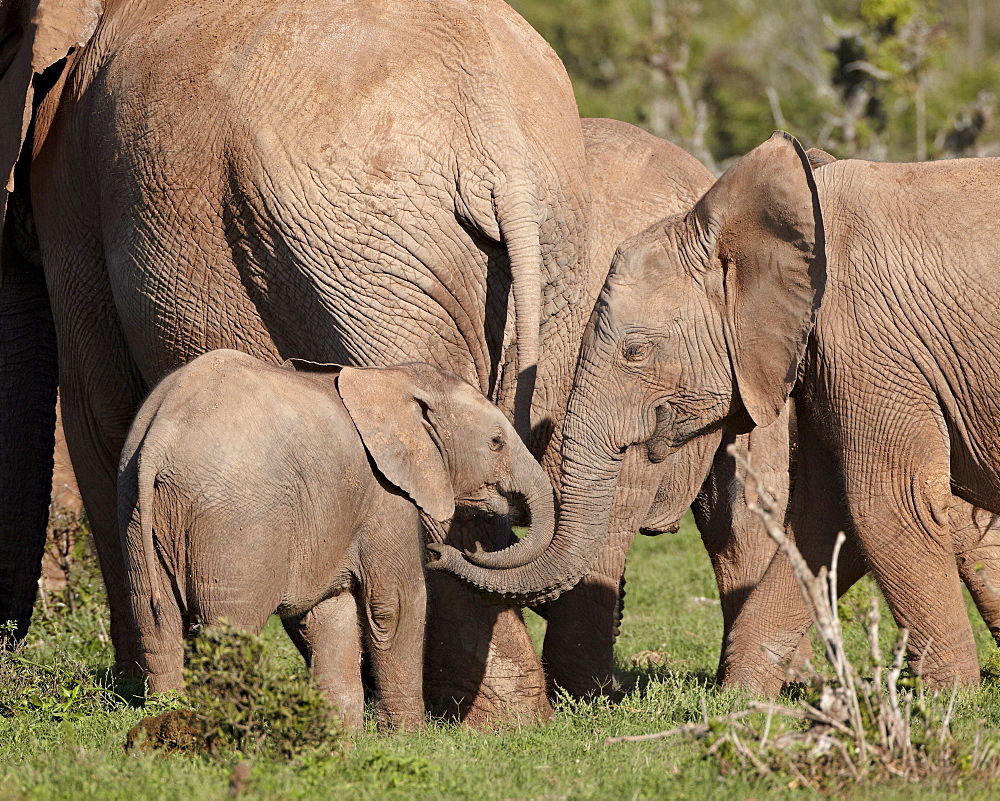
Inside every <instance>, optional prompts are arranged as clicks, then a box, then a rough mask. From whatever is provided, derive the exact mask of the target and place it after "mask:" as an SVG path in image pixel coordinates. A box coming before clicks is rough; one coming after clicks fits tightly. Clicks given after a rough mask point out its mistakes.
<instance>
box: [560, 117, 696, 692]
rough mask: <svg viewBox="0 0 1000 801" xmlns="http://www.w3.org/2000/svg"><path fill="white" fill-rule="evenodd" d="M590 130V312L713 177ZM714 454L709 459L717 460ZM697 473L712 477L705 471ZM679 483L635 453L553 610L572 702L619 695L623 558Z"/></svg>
mask: <svg viewBox="0 0 1000 801" xmlns="http://www.w3.org/2000/svg"><path fill="white" fill-rule="evenodd" d="M582 124H583V136H584V143H585V146H586V153H587V168H588V171H589V174H590V182H591V201H592V205H591V219H592V224H591V229H590V230H591V236H590V253H591V258H590V264H591V268H590V280H589V282H588V292H587V297H586V300H585V301H584V305H585V306H586V307H587V308H588V310H589V309H590V308H592V307H593V305H594V301H595V300H596V299H597V296H598V294H599V293H600V291H601V287H602V286H603V285H604V281H605V279H606V278H607V272H608V267H609V266H610V264H611V260H612V257H613V255H614V252H615V248H616V247H617V246H618V244H619V243H620V242H622V241H623V240H625V239H626V238H628V237H630V236H632V235H634V234H637V233H639V232H640V231H643V230H644V229H645V228H647V227H648V226H649V225H651V224H652V223H654V222H656V221H657V220H659V219H661V218H663V217H664V216H665V215H667V214H672V213H676V212H679V211H681V210H683V209H685V208H688V207H689V206H690V205H691V204H693V203H694V202H695V201H696V200H697V199H698V198H699V197H700V196H701V195H702V194H704V192H705V191H706V190H707V189H708V188H709V187H710V186H711V185H712V183H713V180H714V179H713V176H712V174H711V173H710V172H709V171H708V170H707V169H705V167H704V166H702V164H701V163H700V162H698V160H697V159H695V158H694V157H693V156H691V155H689V154H688V153H686V152H684V151H683V150H682V149H681V148H679V147H677V146H676V145H674V144H672V143H670V142H667V141H665V140H663V139H659V138H657V137H655V136H652V135H651V134H649V133H646V132H645V131H643V130H641V129H639V128H636V127H635V126H632V125H629V124H627V123H624V122H619V121H617V120H604V119H584V120H582ZM576 355H577V354H576V351H575V350H574V351H573V352H572V353H571V354H570V356H571V357H572V358H573V360H574V365H575V358H576ZM691 455H693V454H692V453H691V452H688V453H687V454H685V457H687V456H691ZM707 456H708V458H711V454H710V452H709V453H708V454H707ZM695 469H701V470H702V472H704V467H703V466H701V465H699V466H698V467H696V468H695ZM664 476H667V478H666V479H665V478H664ZM672 480H673V474H672V473H670V474H668V473H667V465H662V464H661V465H653V464H651V463H650V462H649V460H648V459H646V457H645V453H643V452H642V450H641V449H638V448H635V449H632V450H631V451H630V452H629V454H628V455H627V457H626V461H625V466H624V468H623V470H622V474H621V477H620V479H619V482H618V486H617V488H616V492H615V497H614V504H613V506H612V509H611V514H610V517H609V522H608V533H607V536H606V537H605V538H604V541H603V544H602V545H601V548H600V552H599V554H598V555H597V558H596V561H595V563H594V565H593V567H592V568H591V570H590V572H589V573H588V574H587V575H586V576H585V577H584V578H583V579H582V580H581V581H580V582H579V584H577V585H576V587H574V588H573V589H572V590H570V591H569V592H567V593H565V594H564V595H562V596H561V597H560V598H558V599H556V600H554V601H552V602H550V603H548V604H547V605H546V608H545V610H544V612H545V616H546V618H547V620H548V624H547V626H546V630H545V644H544V646H543V661H544V663H545V670H546V673H547V674H548V679H549V681H550V682H551V683H552V684H553V685H555V686H558V687H561V688H563V689H565V690H568V691H569V692H570V693H571V694H573V695H574V696H577V697H586V696H592V695H597V694H601V693H607V692H612V691H613V689H614V648H613V646H614V641H615V637H616V636H617V633H618V626H619V623H620V621H621V611H622V588H623V586H624V584H623V582H624V578H623V573H624V569H625V556H626V554H627V553H628V550H629V548H630V547H631V545H632V540H633V538H634V537H635V532H636V530H638V529H639V528H646V529H647V530H648V529H650V528H655V527H656V526H657V525H658V522H657V519H656V517H657V515H658V512H657V510H656V509H653V510H652V511H651V512H650V514H652V515H653V518H652V519H646V517H645V516H644V513H645V511H646V510H647V509H650V507H651V506H653V505H654V504H653V502H654V499H655V497H656V495H657V490H658V489H659V492H660V494H662V495H663V496H665V497H670V498H672V496H673V494H674V492H673V488H672V487H671V486H669V484H670V483H671V481H672ZM661 482H663V486H662V487H660V484H661ZM675 519H676V518H672V519H671V520H669V521H667V523H668V524H671V523H673V522H674V521H675Z"/></svg>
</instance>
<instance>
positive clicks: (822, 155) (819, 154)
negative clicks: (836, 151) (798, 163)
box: [806, 147, 837, 170]
mask: <svg viewBox="0 0 1000 801" xmlns="http://www.w3.org/2000/svg"><path fill="white" fill-rule="evenodd" d="M806 158H808V159H809V166H810V167H812V168H813V169H814V170H815V169H818V168H819V167H822V166H823V165H824V164H833V162H835V161H836V160H837V157H836V156H832V155H830V154H829V153H827V152H826V151H825V150H820V149H819V148H818V147H811V148H809V149H808V150H807V151H806Z"/></svg>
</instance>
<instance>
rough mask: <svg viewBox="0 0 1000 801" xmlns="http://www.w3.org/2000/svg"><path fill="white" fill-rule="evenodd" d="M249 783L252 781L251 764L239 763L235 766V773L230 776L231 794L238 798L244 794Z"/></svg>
mask: <svg viewBox="0 0 1000 801" xmlns="http://www.w3.org/2000/svg"><path fill="white" fill-rule="evenodd" d="M248 781H250V763H249V762H247V761H246V760H244V761H242V762H237V763H236V764H235V765H234V766H233V772H232V773H231V774H229V794H230V795H232V796H237V795H239V794H240V793H242V792H243V791H244V790H245V789H246V787H247V782H248Z"/></svg>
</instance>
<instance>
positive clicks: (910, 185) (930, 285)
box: [814, 158, 1000, 322]
mask: <svg viewBox="0 0 1000 801" xmlns="http://www.w3.org/2000/svg"><path fill="white" fill-rule="evenodd" d="M814 174H815V177H816V187H817V190H818V192H819V197H820V206H821V208H822V211H823V220H824V227H825V229H826V238H827V254H828V271H829V275H830V278H831V283H832V285H833V287H834V288H836V287H837V286H838V285H841V284H843V283H845V282H846V283H847V284H851V283H854V284H856V283H857V282H859V281H862V282H868V283H869V284H870V285H871V286H872V288H873V290H874V289H876V288H885V287H887V286H896V287H897V288H899V289H902V287H904V286H907V287H908V288H909V289H910V290H913V291H920V292H922V293H929V294H930V295H931V296H933V295H934V294H941V295H942V296H946V295H948V294H950V293H951V292H953V288H954V283H955V282H956V281H958V282H959V283H960V285H962V286H963V287H964V288H965V290H969V289H971V288H973V287H978V288H980V289H982V290H983V291H988V292H989V293H990V296H994V295H995V294H996V293H997V292H1000V271H998V270H996V269H994V265H996V264H998V263H1000V237H997V236H996V218H997V211H996V209H997V208H998V206H1000V158H981V159H952V160H946V161H936V162H922V163H888V162H874V161H863V160H860V159H843V160H840V161H836V162H833V163H830V164H827V165H824V166H822V167H820V168H819V169H817V170H816V172H815V173H814ZM998 322H1000V321H998Z"/></svg>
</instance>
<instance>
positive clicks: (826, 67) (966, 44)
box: [510, 0, 1000, 170]
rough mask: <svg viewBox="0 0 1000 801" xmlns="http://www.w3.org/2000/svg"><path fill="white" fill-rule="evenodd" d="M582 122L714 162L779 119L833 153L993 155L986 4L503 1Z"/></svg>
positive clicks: (994, 34)
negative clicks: (568, 81)
mask: <svg viewBox="0 0 1000 801" xmlns="http://www.w3.org/2000/svg"><path fill="white" fill-rule="evenodd" d="M510 1H511V4H512V5H513V6H514V7H515V8H516V9H517V10H518V11H520V12H521V14H523V15H524V17H525V18H526V19H527V20H528V21H529V22H530V23H531V24H532V25H533V26H535V28H536V29H537V30H538V31H539V32H540V33H541V34H542V36H544V37H545V38H546V39H547V40H548V41H549V42H550V43H551V44H552V46H553V47H554V48H555V49H556V51H557V52H558V53H559V55H560V56H561V57H562V59H563V61H564V62H565V64H566V68H567V70H568V71H569V74H570V77H571V78H572V80H573V85H574V87H575V89H576V94H577V99H578V101H579V104H580V113H581V115H583V116H587V117H614V118H616V119H621V120H625V121H627V122H632V123H635V124H636V125H640V126H642V127H644V128H646V129H648V130H650V131H652V132H653V133H655V134H657V135H659V136H664V137H666V138H668V139H671V140H672V141H675V142H677V143H678V144H680V145H682V146H684V147H685V148H687V149H688V150H689V151H690V152H691V153H693V154H694V155H696V156H697V157H698V158H700V159H701V160H702V161H704V162H705V163H706V164H708V165H709V166H710V167H712V168H713V169H715V170H719V169H721V168H723V167H724V166H726V164H727V163H728V161H729V160H731V159H732V158H734V157H736V156H739V155H742V154H743V153H745V152H746V151H748V150H750V149H751V148H753V147H755V146H756V145H758V144H760V143H761V142H762V141H763V140H764V139H766V138H767V136H768V135H770V133H771V131H772V130H774V129H775V128H785V129H787V130H789V131H790V132H792V133H794V134H795V135H796V136H798V137H799V138H800V139H801V140H802V141H803V143H805V144H806V146H807V147H820V148H823V149H825V150H828V151H830V152H831V153H833V154H834V155H836V156H838V157H846V156H858V157H864V158H874V159H880V160H897V161H909V160H914V159H916V160H923V159H927V158H941V157H945V156H958V155H998V154H1000V128H998V126H997V125H996V124H995V120H994V118H995V116H996V110H997V96H998V95H1000V3H996V2H994V1H993V0H510Z"/></svg>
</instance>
